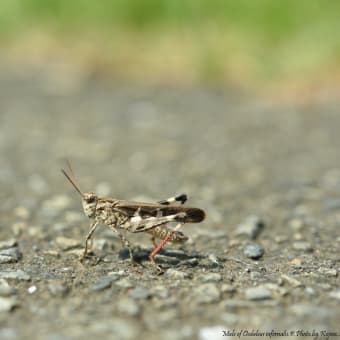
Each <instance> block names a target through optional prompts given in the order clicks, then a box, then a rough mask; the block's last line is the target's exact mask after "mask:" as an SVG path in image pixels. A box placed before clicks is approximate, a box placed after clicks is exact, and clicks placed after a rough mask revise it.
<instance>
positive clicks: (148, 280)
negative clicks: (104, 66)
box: [0, 66, 340, 340]
mask: <svg viewBox="0 0 340 340" xmlns="http://www.w3.org/2000/svg"><path fill="white" fill-rule="evenodd" d="M339 131H340V112H339V101H337V100H336V99H334V100H331V99H328V100H327V101H325V102H323V103H322V104H318V105H317V104H314V105H312V104H310V105H305V106H303V107H296V106H293V105H284V104H282V105H279V104H273V103H269V102H266V101H264V100H259V99H256V98H247V97H245V96H244V95H241V94H239V93H237V92H236V91H235V92H232V91H230V92H228V91H218V90H204V89H197V90H189V89H175V88H152V87H144V88H143V87H132V88H131V87H129V86H127V85H119V84H113V85H112V84H110V83H109V82H105V81H100V80H96V79H91V78H90V77H79V76H74V75H65V74H59V73H58V72H51V70H46V69H45V70H42V69H39V70H38V69H35V70H34V69H30V70H27V69H20V68H18V67H16V68H14V67H8V66H6V67H5V66H2V68H1V70H0V162H1V163H0V164H1V166H0V185H1V190H0V197H1V205H0V209H1V219H0V327H1V328H0V338H1V339H33V338H34V339H49V340H64V339H65V340H66V339H85V338H87V339H94V338H95V337H98V338H99V337H100V338H101V339H137V338H138V339H151V340H152V339H164V340H166V339H196V338H198V339H203V340H206V339H207V340H208V339H209V340H210V339H222V338H223V337H222V336H223V335H225V337H224V338H230V339H231V338H232V335H234V337H235V338H238V335H240V338H243V339H246V338H249V337H248V336H250V335H252V336H255V335H256V334H257V338H259V337H262V338H264V336H267V338H268V337H269V333H270V332H272V333H271V334H272V336H273V337H272V338H276V339H294V338H302V336H303V335H304V336H305V337H304V339H312V338H313V337H314V338H315V336H316V335H318V336H319V338H322V336H324V338H326V336H327V334H328V335H329V336H330V338H331V339H336V337H335V335H336V334H338V336H339V334H340V328H339V320H340V312H339V311H340V309H339V300H340V288H339V275H340V274H339V270H340V265H339V259H340V257H339V245H340V233H339V225H340V157H339V156H340V138H339ZM65 159H68V160H69V161H70V162H71V164H72V168H73V171H74V176H75V178H76V180H77V182H78V184H79V186H80V188H81V190H83V191H84V192H88V191H94V192H96V193H97V194H98V195H102V196H111V197H114V198H118V199H126V200H137V201H145V202H156V201H159V200H162V199H166V198H168V197H170V196H173V195H174V194H179V193H186V194H187V195H188V197H189V200H188V202H187V203H186V204H187V205H188V206H194V207H200V208H202V209H204V210H205V211H206V213H207V218H206V219H205V221H204V222H202V223H200V224H185V225H184V226H183V228H182V229H181V230H182V232H183V233H185V234H186V235H187V236H188V237H189V240H188V241H187V242H186V243H185V244H183V245H179V246H178V245H177V246H176V245H168V246H166V247H165V248H164V250H163V251H161V252H160V254H159V255H157V256H156V262H157V263H158V264H159V265H160V266H162V268H163V269H164V274H163V275H157V274H156V273H155V272H154V270H153V268H152V266H151V263H150V261H149V259H148V255H149V254H150V252H151V251H152V249H153V246H152V243H151V242H150V235H144V234H131V233H126V237H127V238H128V239H129V240H130V242H131V244H132V245H133V252H134V256H135V258H136V260H137V261H139V265H137V266H132V265H131V263H130V260H129V258H128V251H127V249H126V248H122V246H121V243H120V240H119V238H118V237H117V235H116V234H114V233H113V232H112V231H111V230H109V229H108V228H107V227H105V226H100V227H99V229H98V230H97V231H96V233H95V237H94V241H93V244H92V250H91V252H90V254H89V256H88V258H87V259H86V260H85V261H84V262H83V263H81V262H80V261H79V257H80V256H81V254H82V251H83V247H84V239H85V236H86V234H87V232H88V229H89V220H88V219H87V217H86V216H85V215H84V213H83V211H82V207H81V201H80V197H79V195H78V194H77V192H76V191H75V190H74V189H73V188H72V187H71V185H70V184H69V183H68V182H67V181H66V179H65V177H64V176H63V175H62V174H61V172H60V168H61V167H66V161H65ZM240 332H241V333H240ZM256 332H257V333H256ZM266 332H269V333H266ZM313 332H314V333H313ZM274 333H275V334H274ZM313 334H314V335H313Z"/></svg>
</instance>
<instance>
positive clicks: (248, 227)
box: [235, 215, 265, 240]
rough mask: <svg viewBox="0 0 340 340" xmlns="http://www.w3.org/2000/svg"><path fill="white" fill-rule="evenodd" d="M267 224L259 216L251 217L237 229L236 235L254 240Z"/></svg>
mask: <svg viewBox="0 0 340 340" xmlns="http://www.w3.org/2000/svg"><path fill="white" fill-rule="evenodd" d="M264 226H265V223H264V221H263V220H262V219H261V218H260V217H259V216H255V215H254V216H249V217H247V218H246V220H245V221H244V222H242V223H241V224H239V225H238V226H237V228H236V231H235V235H246V236H248V237H249V238H251V239H252V240H254V239H256V238H257V236H258V235H259V233H260V232H261V230H262V229H263V228H264Z"/></svg>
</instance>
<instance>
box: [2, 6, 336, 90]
mask: <svg viewBox="0 0 340 340" xmlns="http://www.w3.org/2000/svg"><path fill="white" fill-rule="evenodd" d="M0 39H1V40H0V44H1V45H0V46H1V49H2V51H3V53H2V55H3V56H6V57H8V58H9V59H10V60H11V61H14V62H16V63H28V64H36V65H41V64H44V63H46V64H48V63H50V64H51V63H58V64H59V65H67V67H66V69H67V68H68V69H70V68H73V67H74V69H76V70H77V71H78V72H80V73H88V74H91V75H93V74H95V75H103V76H105V77H112V78H113V79H115V80H118V81H127V82H138V83H143V84H144V83H152V84H172V85H177V84H181V85H190V86H193V85H194V86H196V85H199V86H201V85H207V84H208V85H213V86H221V85H222V86H233V87H238V88H242V89H250V90H259V89H262V90H264V91H266V92H268V93H275V92H280V91H281V92H282V91H286V93H288V95H290V94H291V95H293V96H294V95H296V94H300V93H304V92H311V93H313V92H314V91H316V92H317V91H319V90H320V89H324V88H333V89H334V88H336V87H337V86H338V83H339V79H340V72H339V69H340V68H339V65H340V1H334V0H323V1H316V0H314V1H313V0H311V1H305V0H299V1H297V0H294V1H292V0H285V1H283V0H282V1H280V0H256V1H255V0H239V1H236V0H235V1H227V0H226V1H222V0H209V1H202V0H187V1H184V0H181V1H179V0H134V1H132V0H115V1H108V0H101V1H93V0H91V1H90V0H72V1H70V0H21V1H20V0H2V1H1V6H0Z"/></svg>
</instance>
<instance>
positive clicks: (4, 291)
mask: <svg viewBox="0 0 340 340" xmlns="http://www.w3.org/2000/svg"><path fill="white" fill-rule="evenodd" d="M15 292H16V290H15V289H14V288H13V287H11V286H10V285H9V284H8V282H7V281H6V280H5V279H0V296H10V295H13V294H15Z"/></svg>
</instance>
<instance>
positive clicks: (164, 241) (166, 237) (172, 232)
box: [150, 223, 183, 273]
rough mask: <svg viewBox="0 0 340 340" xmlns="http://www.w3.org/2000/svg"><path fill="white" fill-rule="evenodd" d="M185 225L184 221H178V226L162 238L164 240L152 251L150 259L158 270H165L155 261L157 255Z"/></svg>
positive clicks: (160, 271)
mask: <svg viewBox="0 0 340 340" xmlns="http://www.w3.org/2000/svg"><path fill="white" fill-rule="evenodd" d="M182 225H183V223H178V224H177V225H176V227H175V228H174V229H173V230H171V231H169V232H168V234H167V235H166V236H165V238H164V239H163V240H162V242H161V243H160V244H159V245H158V246H157V247H156V248H155V249H154V250H153V251H152V253H151V254H150V261H151V263H152V265H153V266H154V267H155V269H156V271H157V272H159V273H162V272H163V270H162V268H160V267H159V266H157V264H156V262H155V255H156V254H157V253H158V252H159V251H160V250H161V249H162V248H163V247H164V246H165V244H166V243H167V242H168V241H169V239H171V237H172V236H173V235H174V234H175V233H176V231H177V230H178V229H179V228H180V227H181V226H182Z"/></svg>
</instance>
